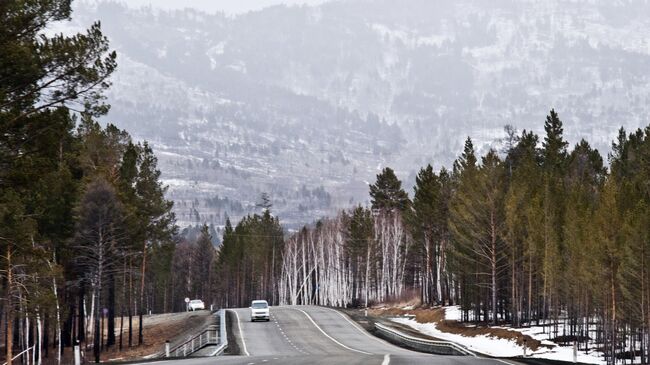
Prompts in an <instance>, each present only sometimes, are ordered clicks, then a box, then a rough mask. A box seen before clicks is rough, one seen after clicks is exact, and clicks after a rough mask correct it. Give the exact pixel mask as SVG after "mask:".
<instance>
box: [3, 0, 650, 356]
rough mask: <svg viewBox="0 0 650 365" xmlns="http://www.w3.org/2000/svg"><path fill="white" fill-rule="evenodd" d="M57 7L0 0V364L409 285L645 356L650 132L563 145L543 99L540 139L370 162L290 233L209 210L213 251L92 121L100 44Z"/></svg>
mask: <svg viewBox="0 0 650 365" xmlns="http://www.w3.org/2000/svg"><path fill="white" fill-rule="evenodd" d="M70 15H71V8H70V0H9V1H2V2H0V19H2V24H0V275H1V285H0V293H1V297H2V301H1V302H0V326H1V327H0V328H2V331H1V332H2V338H3V339H4V341H3V344H0V347H2V346H4V349H5V350H4V351H3V353H4V356H5V358H6V359H7V360H9V363H11V360H10V359H11V358H12V357H13V355H15V354H16V353H18V352H21V351H24V350H27V349H33V351H34V352H35V353H36V354H37V356H38V357H39V358H48V359H54V360H53V361H54V362H59V363H60V362H61V359H62V356H66V354H69V352H70V347H71V346H73V345H74V344H76V343H77V342H79V343H81V345H82V346H84V347H85V348H86V349H87V350H88V351H89V353H92V354H93V357H94V360H95V361H99V359H100V356H101V354H100V351H101V350H102V349H116V348H117V349H120V350H121V349H122V348H126V347H133V346H139V345H142V344H144V343H146V341H147V339H146V337H145V336H144V335H143V330H142V320H138V321H134V320H133V319H134V317H140V319H141V318H142V316H143V315H145V314H148V313H164V312H172V311H182V310H185V306H184V303H183V298H185V297H193V298H203V299H204V300H205V301H206V304H208V305H210V304H214V305H217V306H223V307H246V306H248V303H249V301H250V300H251V299H258V298H266V299H268V300H269V301H270V302H271V304H273V305H277V304H295V305H305V304H317V305H325V306H335V307H366V306H370V305H373V304H378V303H385V302H395V301H400V300H404V299H410V298H413V297H417V298H419V299H420V300H421V302H422V304H423V305H425V306H436V305H459V306H460V308H461V309H462V313H463V318H464V320H465V321H468V322H476V323H480V324H484V325H510V326H513V327H523V326H529V325H533V324H534V325H540V324H541V325H545V326H547V328H548V331H549V333H550V334H552V336H551V337H553V338H556V339H562V340H561V342H573V341H577V342H578V343H579V349H581V350H586V349H587V347H589V346H594V343H596V344H597V345H596V346H598V347H599V348H600V349H601V350H602V351H604V352H605V353H606V354H607V356H608V361H609V362H611V363H614V362H616V361H622V360H623V359H626V358H627V359H629V358H633V357H636V358H637V360H638V359H639V358H640V359H641V362H642V363H647V362H648V361H650V357H649V356H650V328H649V325H650V274H649V267H648V262H649V261H650V228H649V227H650V127H647V128H646V129H645V130H637V131H634V132H631V133H628V132H626V131H625V130H623V129H621V130H620V132H619V134H618V136H617V137H616V139H615V140H614V141H613V142H612V147H611V151H609V152H608V153H607V154H606V155H603V154H602V153H601V152H599V151H597V150H595V149H593V148H592V147H591V146H590V145H589V143H588V141H585V140H582V141H580V142H579V143H577V144H575V145H569V143H568V142H567V141H566V140H565V138H564V136H563V125H562V122H561V120H560V117H559V116H558V114H557V113H556V112H555V111H554V110H551V111H550V114H549V115H548V117H547V119H546V121H544V133H543V134H542V135H537V134H535V133H533V132H530V131H521V132H519V131H517V130H516V129H515V128H513V127H506V129H505V138H504V148H503V149H502V150H499V151H496V150H490V151H489V152H487V153H486V154H484V155H483V156H480V155H478V154H477V152H476V150H475V148H474V146H473V144H472V140H471V138H468V139H467V140H466V142H465V146H464V150H463V151H462V153H461V154H460V156H459V157H458V158H457V159H456V161H455V162H454V163H453V166H450V167H449V168H442V169H441V170H439V171H436V170H434V169H433V168H432V167H431V166H430V165H428V166H426V167H423V168H422V169H421V170H420V171H419V173H418V175H417V178H416V185H415V186H414V187H413V191H412V192H411V191H410V189H409V188H408V187H403V186H402V183H401V181H400V180H399V179H398V177H397V176H396V175H395V172H394V171H393V170H392V169H390V168H385V169H384V170H383V171H382V172H381V173H380V174H379V175H377V179H376V182H375V183H374V184H372V185H370V187H369V194H370V197H371V202H372V204H371V206H369V207H364V206H357V207H354V208H352V209H350V210H347V211H341V212H340V213H339V214H338V215H336V216H335V217H331V218H326V219H322V220H320V221H318V222H316V223H314V224H312V225H309V226H305V228H303V229H302V230H300V231H299V232H296V233H293V234H290V235H287V234H286V233H285V232H284V231H283V228H282V226H281V222H280V219H279V218H278V217H275V216H274V215H273V214H272V204H271V202H270V201H269V200H268V199H265V202H264V204H263V205H262V208H263V212H262V213H261V214H255V215H251V216H248V217H246V218H244V219H243V220H242V221H241V222H239V223H238V224H236V225H235V226H234V227H233V225H232V224H231V222H229V221H228V222H227V224H226V227H225V230H224V236H223V244H222V245H221V246H220V248H219V249H218V250H217V249H215V248H214V246H213V245H212V237H210V233H209V230H208V227H207V226H204V227H203V229H202V231H201V234H200V235H199V236H198V238H197V239H196V240H195V241H188V240H184V239H181V238H179V236H178V234H177V233H178V232H177V231H178V229H177V227H176V224H175V218H174V214H173V213H172V202H170V201H168V200H167V199H166V197H165V193H166V188H165V186H163V184H162V183H161V180H160V174H161V173H160V171H159V169H158V167H157V159H156V156H155V154H154V152H153V150H152V148H151V146H150V145H149V144H148V143H147V142H146V141H142V142H138V141H135V140H134V139H133V138H131V136H130V135H129V134H128V132H127V131H123V130H120V129H119V128H117V127H115V126H114V125H112V124H106V125H104V124H100V123H98V121H97V120H98V118H99V117H101V116H105V115H106V114H107V113H108V111H109V105H107V104H106V103H105V99H104V96H103V92H104V91H105V90H106V89H107V88H108V87H110V82H109V77H110V75H111V74H112V73H113V71H114V70H115V69H116V67H117V55H116V54H115V53H114V52H111V51H110V47H109V42H108V39H107V38H106V37H104V36H103V35H102V33H101V27H100V24H99V23H96V24H94V25H93V26H92V27H91V28H90V29H88V30H87V31H86V32H85V33H82V34H77V35H74V36H64V35H53V36H46V35H45V33H44V31H45V30H46V28H47V26H48V25H49V24H51V23H53V22H57V21H65V20H66V19H69V17H70ZM104 309H105V310H104ZM100 318H101V320H102V321H106V323H107V331H106V333H107V335H106V337H105V336H104V335H103V333H101V331H99V330H98V328H99V326H100ZM135 322H137V323H138V324H137V325H135V324H134V323H135ZM560 327H561V328H562V329H563V330H562V331H559V328H560ZM118 328H119V329H118ZM116 334H119V335H116Z"/></svg>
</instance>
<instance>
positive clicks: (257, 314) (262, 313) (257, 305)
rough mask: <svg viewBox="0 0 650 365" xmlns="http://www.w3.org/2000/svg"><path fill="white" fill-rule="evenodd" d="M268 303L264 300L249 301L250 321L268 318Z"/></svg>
mask: <svg viewBox="0 0 650 365" xmlns="http://www.w3.org/2000/svg"><path fill="white" fill-rule="evenodd" d="M270 318H271V317H270V314H269V303H268V302H267V301H266V300H254V301H253V302H252V303H251V322H254V321H255V320H258V319H262V320H264V319H265V320H266V321H267V322H268V321H269V320H270Z"/></svg>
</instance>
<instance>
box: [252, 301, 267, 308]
mask: <svg viewBox="0 0 650 365" xmlns="http://www.w3.org/2000/svg"><path fill="white" fill-rule="evenodd" d="M252 307H253V308H255V309H264V308H267V307H268V304H266V303H264V302H256V303H255V302H254V303H253V305H252Z"/></svg>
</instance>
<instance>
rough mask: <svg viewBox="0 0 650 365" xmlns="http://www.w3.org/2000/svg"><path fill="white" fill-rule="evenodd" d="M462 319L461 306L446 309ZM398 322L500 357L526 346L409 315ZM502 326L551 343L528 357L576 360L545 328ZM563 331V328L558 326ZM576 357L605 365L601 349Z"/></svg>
mask: <svg viewBox="0 0 650 365" xmlns="http://www.w3.org/2000/svg"><path fill="white" fill-rule="evenodd" d="M460 319H461V312H460V308H459V307H458V306H453V307H448V308H445V320H451V321H459V320H460ZM392 320H393V321H394V322H396V323H400V324H404V325H407V326H409V327H411V328H413V329H415V330H417V331H419V332H421V333H424V334H426V335H429V336H432V337H435V338H439V339H441V340H446V341H451V342H455V343H458V344H461V345H463V346H465V347H467V348H468V349H470V350H472V351H474V352H477V353H479V354H484V355H489V356H497V357H517V356H522V355H523V354H524V348H523V347H522V346H520V345H518V344H517V343H516V342H515V341H514V340H508V339H504V338H496V337H490V336H486V335H482V336H473V337H467V336H463V335H460V334H453V333H448V332H444V331H441V330H439V329H438V325H437V323H418V322H417V321H415V320H414V319H409V318H394V319H392ZM496 328H503V329H506V330H510V331H517V332H520V333H522V334H524V335H527V336H530V337H532V338H534V339H536V340H539V341H541V342H542V345H545V346H549V347H551V348H547V347H540V348H539V349H538V350H537V351H535V352H531V350H530V349H528V350H527V356H530V357H534V358H541V359H551V360H560V361H567V362H573V360H574V357H573V347H571V346H558V345H557V344H555V343H554V342H551V341H549V340H548V337H549V333H548V332H544V328H543V327H538V326H531V327H528V328H517V329H513V328H509V327H496ZM547 331H548V330H547ZM559 331H560V333H561V332H562V328H560V329H559ZM577 360H578V362H580V363H586V364H606V361H605V358H604V356H603V354H602V353H601V352H598V351H594V350H592V351H590V352H589V353H588V354H585V353H584V351H578V356H577Z"/></svg>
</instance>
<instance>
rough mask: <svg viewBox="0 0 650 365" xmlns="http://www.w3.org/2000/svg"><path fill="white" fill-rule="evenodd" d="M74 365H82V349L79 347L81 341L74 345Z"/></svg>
mask: <svg viewBox="0 0 650 365" xmlns="http://www.w3.org/2000/svg"><path fill="white" fill-rule="evenodd" d="M74 365H81V348H80V347H79V341H75V344H74Z"/></svg>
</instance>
